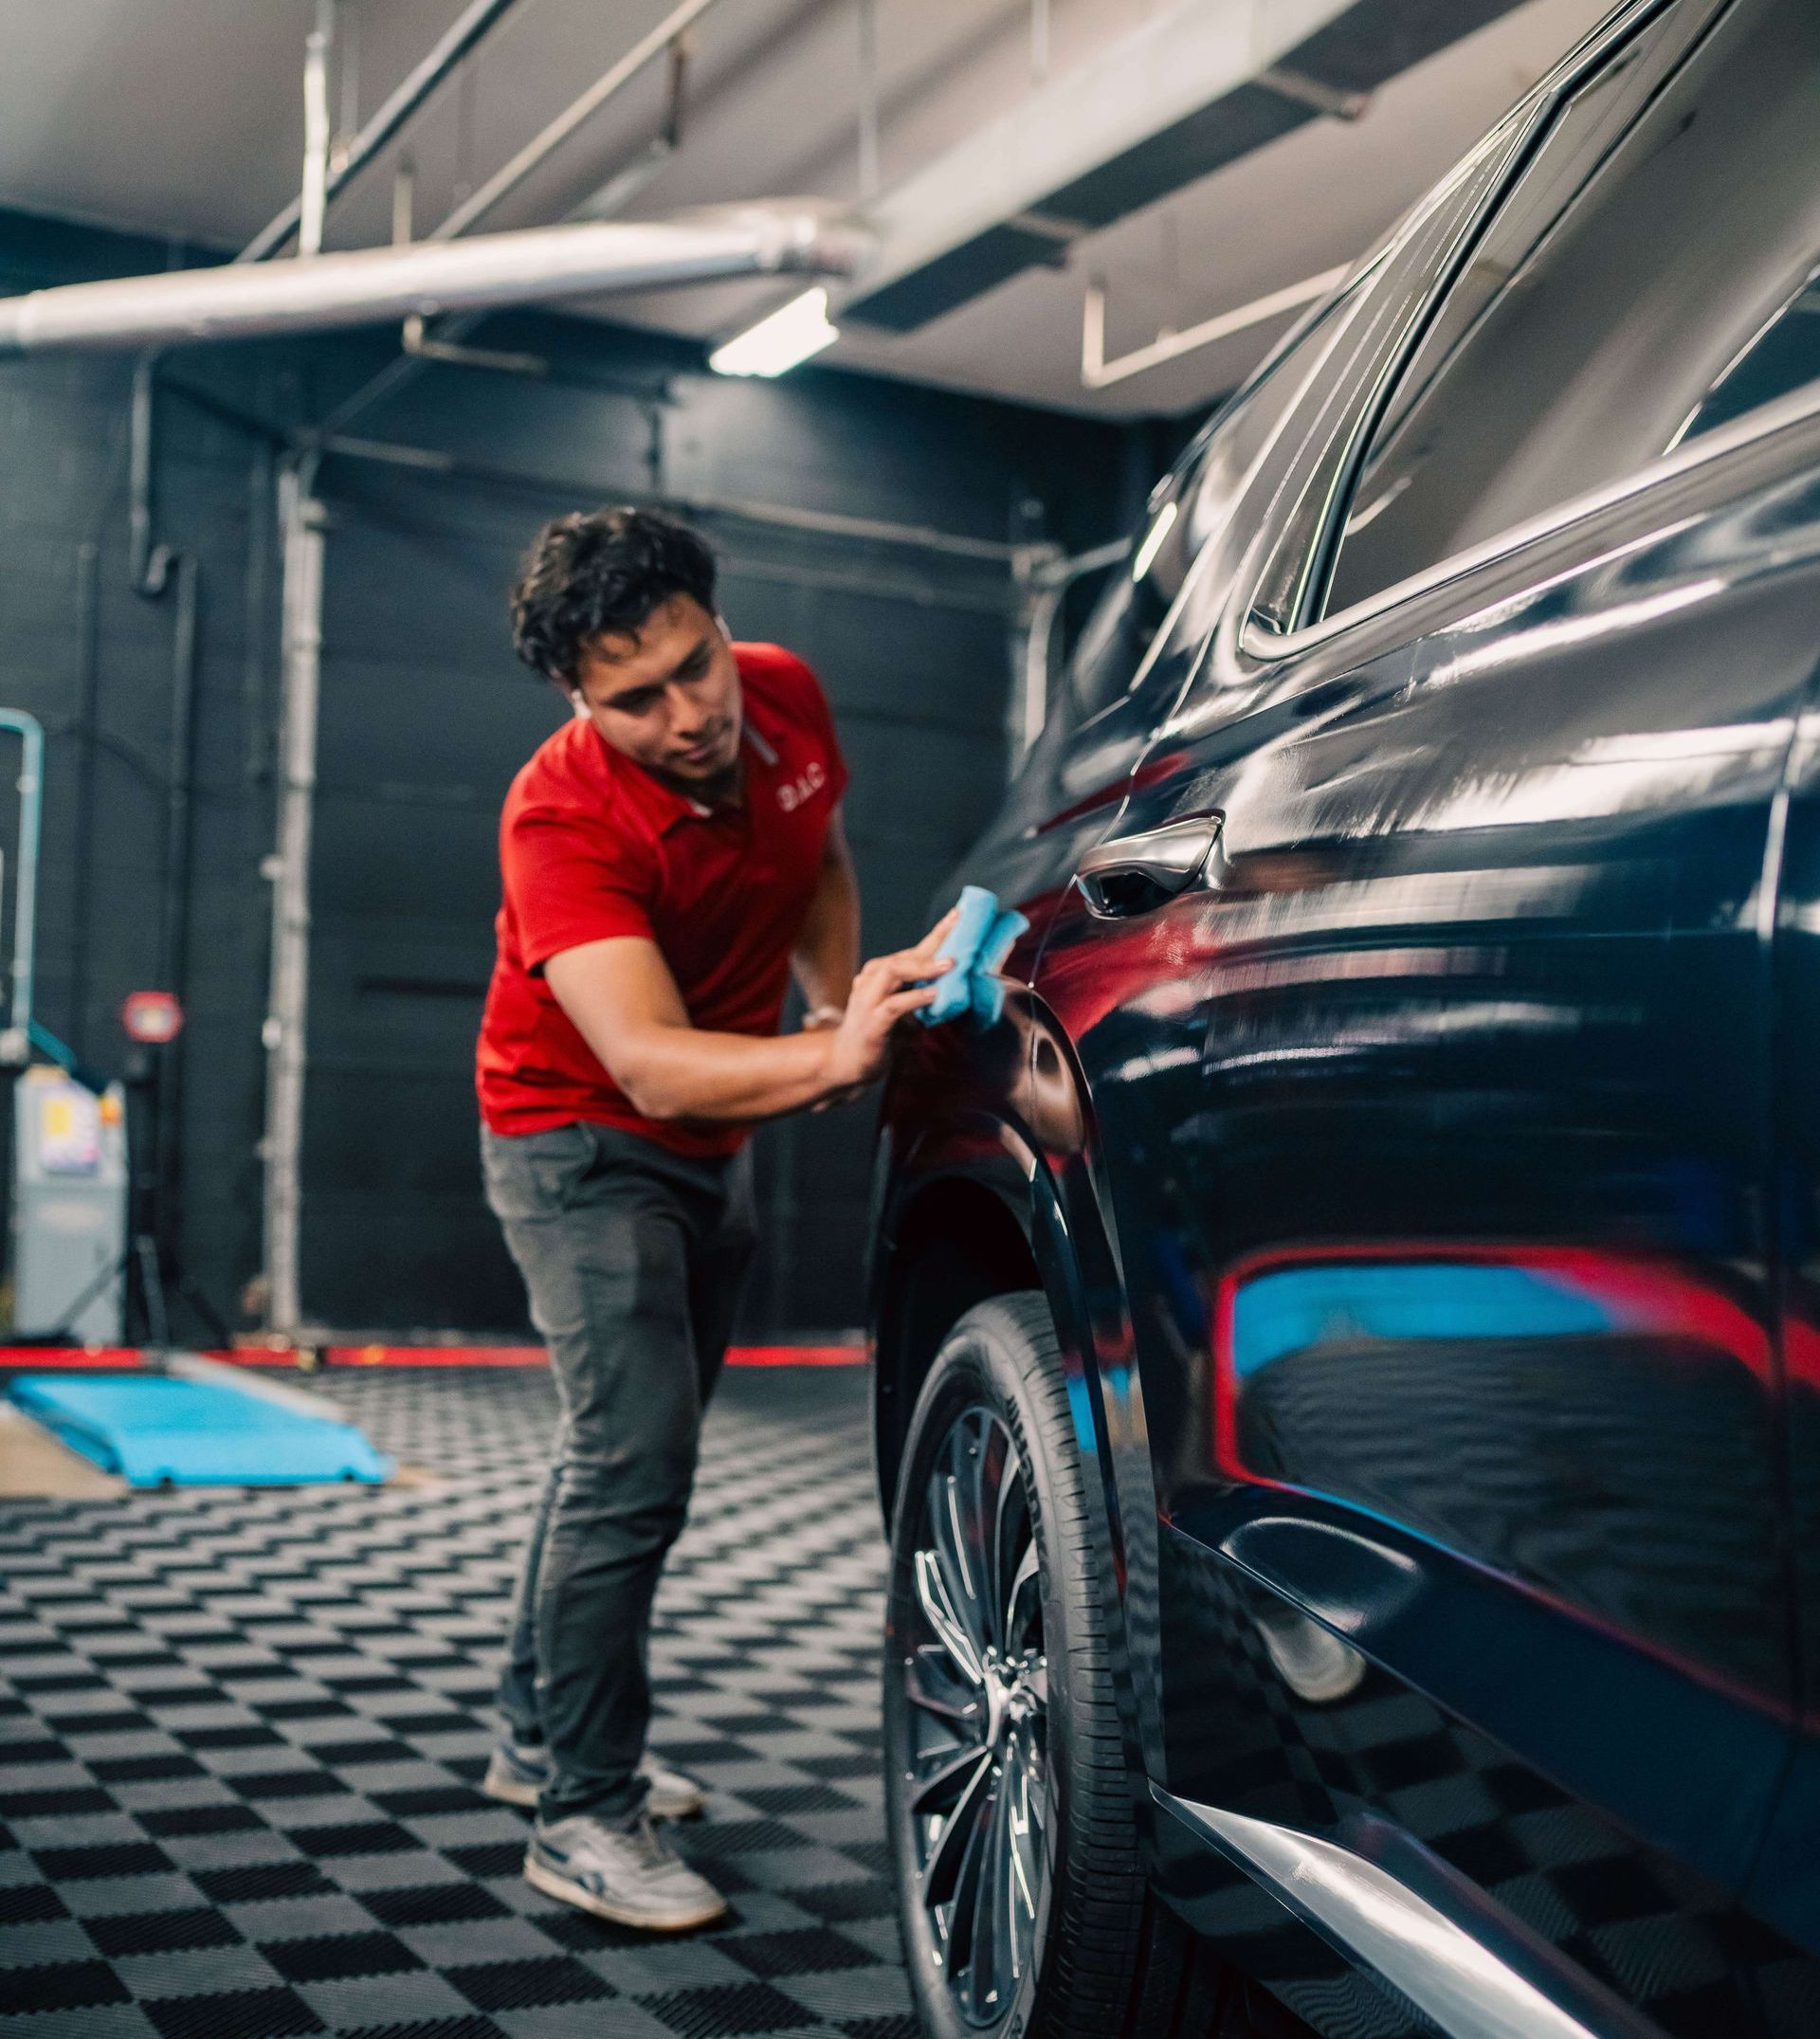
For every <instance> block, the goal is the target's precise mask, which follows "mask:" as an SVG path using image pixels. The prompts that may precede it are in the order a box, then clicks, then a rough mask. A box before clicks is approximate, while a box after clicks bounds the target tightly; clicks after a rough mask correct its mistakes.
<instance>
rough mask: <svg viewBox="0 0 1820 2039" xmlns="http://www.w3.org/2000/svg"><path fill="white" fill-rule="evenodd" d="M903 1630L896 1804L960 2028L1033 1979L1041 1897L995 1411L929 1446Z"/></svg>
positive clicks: (1022, 1616) (1029, 1675) (1039, 1841)
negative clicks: (900, 1798) (902, 1740)
mask: <svg viewBox="0 0 1820 2039" xmlns="http://www.w3.org/2000/svg"><path fill="white" fill-rule="evenodd" d="M911 1583H912V1588H913V1592H912V1596H911V1605H910V1609H909V1611H908V1620H907V1622H906V1623H905V1625H904V1629H903V1631H902V1634H901V1643H902V1647H903V1650H904V1654H903V1656H902V1659H901V1675H902V1679H903V1694H904V1698H905V1700H906V1701H907V1702H908V1704H907V1706H906V1708H905V1719H906V1721H907V1738H906V1740H907V1745H906V1747H905V1748H904V1750H903V1752H902V1756H901V1760H902V1762H903V1764H904V1771H903V1780H904V1801H905V1803H906V1805H907V1808H908V1814H909V1821H910V1827H911V1830H912V1837H913V1843H914V1850H915V1862H916V1869H917V1883H918V1896H919V1901H920V1902H921V1905H922V1907H923V1910H924V1913H925V1914H926V1917H927V1921H928V1924H929V1928H930V1935H931V1940H932V1944H933V1948H934V1952H935V1957H936V1959H937V1961H938V1962H939V1963H940V1964H941V1967H942V1970H943V1973H944V1976H945V1979H946V1981H947V1984H948V1988H949V1990H950V1992H951V1993H952V1994H953V1997H954V2000H955V2004H956V2009H957V2010H958V2011H959V2012H961V2014H962V2016H963V2017H964V2018H965V2019H966V2021H967V2022H968V2023H969V2024H971V2025H975V2026H989V2025H993V2024H996V2023H997V2022H998V2021H999V2019H1000V2018H1002V2017H1003V2016H1004V2015H1005V2013H1006V2012H1007V2010H1008V2009H1009V2007H1010V2003H1011V2001H1012V1998H1013V1997H1014V1995H1015V1994H1016V1993H1017V1990H1018V1988H1019V1985H1020V1984H1021V1983H1022V1982H1023V1980H1024V1979H1025V1977H1026V1976H1027V1975H1028V1974H1029V1972H1030V1969H1031V1966H1032V1964H1033V1963H1034V1961H1035V1959H1036V1954H1037V1950H1038V1949H1039V1948H1040V1947H1041V1945H1042V1943H1043V1926H1044V1920H1045V1914H1046V1908H1047V1901H1048V1885H1049V1874H1048V1871H1049V1863H1050V1859H1051V1852H1052V1841H1051V1835H1050V1808H1051V1793H1050V1789H1049V1775H1048V1662H1047V1658H1046V1655H1045V1652H1044V1641H1043V1594H1042V1581H1041V1577H1040V1575H1039V1570H1038V1557H1037V1549H1036V1539H1035V1535H1034V1528H1033V1524H1032V1521H1031V1516H1030V1505H1029V1492H1028V1484H1027V1475H1026V1472H1025V1468H1024V1465H1023V1462H1022V1460H1021V1459H1020V1458H1019V1456H1018V1452H1017V1447H1016V1446H1015V1444H1014V1443H1013V1441H1012V1438H1011V1434H1010V1430H1009V1429H1007V1428H1006V1426H1005V1424H1004V1423H1003V1422H1002V1421H1001V1420H1000V1418H999V1417H998V1416H997V1415H996V1414H995V1413H994V1412H993V1411H992V1410H990V1409H987V1408H985V1407H983V1406H980V1405H974V1406H973V1407H970V1408H967V1409H965V1410H963V1411H961V1412H960V1414H959V1415H957V1416H956V1418H955V1420H954V1421H953V1423H952V1424H951V1425H950V1426H949V1428H948V1430H947V1432H946V1434H945V1435H944V1437H943V1438H942V1441H941V1444H940V1446H939V1447H938V1448H937V1452H936V1454H935V1459H934V1462H933V1465H932V1467H931V1470H930V1474H929V1478H928V1482H927V1484H926V1486H925V1488H924V1491H923V1494H922V1497H921V1503H920V1508H919V1516H918V1520H917V1529H916V1540H915V1546H914V1549H913V1551H912V1553H911Z"/></svg>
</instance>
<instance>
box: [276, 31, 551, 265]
mask: <svg viewBox="0 0 1820 2039" xmlns="http://www.w3.org/2000/svg"><path fill="white" fill-rule="evenodd" d="M515 4H516V0H473V5H472V6H470V7H469V8H468V9H466V10H465V11H464V13H463V14H462V15H461V16H460V18H459V19H458V20H457V21H455V22H454V23H453V24H452V25H451V26H450V27H449V29H448V32H447V33H446V35H445V36H444V37H443V39H442V40H441V42H439V43H438V44H437V45H436V46H435V47H434V48H432V49H431V50H430V52H429V54H428V56H427V57H425V58H424V60H423V61H422V63H420V64H418V65H417V67H416V69H415V70H413V71H412V72H411V73H410V75H409V76H408V77H407V78H406V79H405V81H404V82H403V83H402V84H400V85H399V86H398V88H397V90H396V91H395V92H393V93H392V95H391V98H390V99H389V100H386V102H385V104H384V105H383V106H381V107H380V109H379V111H378V112H377V113H375V114H374V115H373V118H372V119H371V120H369V121H368V122H367V124H366V126H365V127H363V128H362V129H361V130H360V132H359V134H358V135H357V136H355V138H354V140H353V142H352V143H350V144H349V147H348V151H347V154H346V155H343V156H342V157H341V158H340V160H339V161H338V162H337V163H336V164H335V166H334V167H333V169H332V170H331V172H330V173H329V179H328V183H327V186H326V188H325V189H324V191H323V194H322V195H323V199H324V202H325V204H329V203H333V201H334V200H335V197H336V195H337V192H339V191H341V189H342V187H343V186H344V185H346V184H347V183H348V182H349V181H350V180H351V179H352V178H354V177H355V176H357V175H358V174H359V173H360V172H361V171H362V170H363V169H365V167H366V166H367V164H369V163H370V162H372V160H373V157H374V156H375V155H378V153H379V151H380V150H381V149H383V148H384V147H385V145H386V144H387V142H389V141H390V140H391V137H393V136H394V135H395V134H397V132H398V130H399V129H400V128H401V127H403V126H404V124H405V122H406V121H407V120H409V119H410V117H411V115H412V114H414V113H415V112H416V111H417V109H418V107H420V106H421V105H422V104H423V103H424V101H425V100H427V99H428V97H429V96H430V94H431V93H432V92H434V91H435V89H436V87H437V86H438V85H440V84H441V83H442V82H443V81H444V79H446V77H447V76H448V75H449V73H450V72H451V71H453V70H454V68H455V66H456V65H457V64H459V63H460V62H461V61H462V59H463V58H464V56H466V55H467V53H468V51H469V50H470V49H472V48H473V47H474V46H475V44H476V43H478V42H479V41H480V40H481V38H482V36H483V35H484V34H486V32H487V30H488V29H489V28H491V27H493V25H494V24H495V23H496V22H497V21H498V20H499V19H500V17H501V15H502V14H504V13H506V12H507V11H508V10H509V9H511V8H512V7H513V6H514V5H515ZM301 210H302V208H301V205H300V200H299V199H296V198H294V199H292V200H291V202H290V204H289V205H288V206H286V207H285V208H284V209H283V211H282V212H281V213H280V214H279V215H278V217H277V218H276V219H274V220H272V221H270V222H269V223H268V224H267V225H266V226H265V227H264V228H262V229H261V230H260V231H259V232H258V233H256V234H255V235H254V236H253V238H252V239H251V240H250V241H249V242H247V244H246V246H245V247H244V248H242V249H241V251H240V254H239V256H238V257H237V258H236V259H237V260H238V261H241V262H264V261H265V259H266V258H267V257H268V256H271V255H275V254H277V253H278V251H279V249H280V248H282V246H284V245H285V244H286V243H287V242H288V241H289V240H290V238H291V236H292V235H293V234H294V233H295V232H296V231H297V227H298V220H299V218H300V213H301Z"/></svg>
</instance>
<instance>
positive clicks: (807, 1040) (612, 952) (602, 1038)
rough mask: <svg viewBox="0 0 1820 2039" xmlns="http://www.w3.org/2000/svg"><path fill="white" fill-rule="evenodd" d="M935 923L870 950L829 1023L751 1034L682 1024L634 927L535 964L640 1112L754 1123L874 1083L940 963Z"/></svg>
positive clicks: (660, 960)
mask: <svg viewBox="0 0 1820 2039" xmlns="http://www.w3.org/2000/svg"><path fill="white" fill-rule="evenodd" d="M953 922H954V916H953V914H948V915H946V916H945V917H944V918H943V919H941V920H939V921H937V924H936V925H935V927H933V928H932V929H931V930H930V931H929V933H928V934H927V935H926V936H924V938H922V940H921V941H919V943H918V944H917V946H916V947H915V948H914V949H902V950H900V951H899V952H898V953H897V954H896V955H895V956H875V957H874V958H873V959H872V960H871V961H870V962H869V963H867V964H866V965H865V967H864V968H863V969H862V970H861V972H860V974H859V975H858V976H857V977H856V978H855V979H854V982H853V992H852V995H851V996H850V998H849V999H848V1001H847V1007H846V1015H845V1017H844V1018H843V1019H842V1021H841V1024H840V1025H839V1026H838V1027H830V1028H828V1029H825V1030H823V1031H820V1032H814V1033H793V1034H781V1035H776V1036H760V1035H754V1034H743V1033H710V1032H707V1031H705V1030H704V1029H700V1028H697V1027H694V1026H691V1025H690V1023H689V1015H688V1012H687V1010H686V1009H685V1008H684V1006H683V997H682V994H681V992H678V990H677V988H676V979H675V978H674V977H673V976H672V975H671V974H670V969H669V965H668V964H667V963H666V962H665V961H664V956H663V952H662V951H661V950H660V949H659V948H658V946H657V944H656V943H655V942H653V941H650V940H647V939H646V938H643V937H639V936H629V935H628V936H615V937H612V938H610V939H607V940H604V941H588V942H583V943H581V944H580V945H579V946H578V947H576V948H573V949H564V950H563V951H561V953H560V954H558V955H556V956H552V957H551V958H550V959H549V961H548V962H547V963H546V964H545V965H544V975H545V977H546V979H547V981H548V983H549V986H550V989H551V991H552V992H555V998H556V1003H557V1004H558V1005H559V1006H561V1008H562V1010H564V1011H565V1012H566V1013H567V1014H568V1015H569V1018H570V1019H571V1020H572V1021H573V1023H574V1026H575V1029H576V1030H577V1031H578V1032H579V1033H580V1035H581V1037H582V1039H583V1040H584V1041H586V1042H587V1044H588V1046H589V1047H591V1048H592V1050H593V1052H594V1054H595V1056H596V1057H597V1058H598V1059H599V1061H600V1063H601V1065H602V1066H603V1067H604V1068H605V1069H606V1070H607V1072H608V1074H609V1075H610V1076H611V1078H612V1079H613V1081H614V1083H617V1084H618V1085H619V1087H620V1088H621V1089H622V1090H623V1091H624V1092H625V1093H626V1096H627V1098H628V1100H629V1101H630V1102H631V1104H632V1106H633V1108H634V1109H635V1110H637V1111H639V1112H641V1113H643V1114H644V1116H645V1117H646V1118H647V1119H653V1120H678V1119H700V1120H716V1121H719V1122H721V1123H733V1124H752V1123H755V1122H756V1121H757V1120H763V1119H778V1118H781V1117H783V1116H784V1114H785V1113H787V1112H794V1111H801V1110H802V1109H804V1108H805V1107H806V1106H809V1105H813V1104H819V1103H821V1102H823V1101H825V1100H827V1099H829V1098H835V1097H839V1096H840V1095H842V1094H843V1093H844V1092H846V1091H850V1090H853V1089H856V1088H858V1087H859V1086H861V1085H863V1084H865V1083H870V1082H871V1080H872V1079H873V1077H875V1076H877V1075H878V1074H879V1073H880V1071H881V1070H882V1069H883V1066H884V1060H885V1052H886V1048H887V1046H888V1043H889V1040H890V1034H891V1029H892V1028H893V1027H894V1026H896V1024H897V1023H898V1021H899V1020H901V1019H902V1018H903V1017H904V1015H905V1014H906V1013H909V1012H914V1011H916V1010H918V1008H919V1007H920V1006H926V1005H927V1004H928V1003H929V1001H930V1000H931V999H932V998H933V997H934V996H935V992H934V988H933V986H932V985H930V984H928V983H927V982H925V981H924V980H927V979H930V978H934V977H937V976H939V975H940V974H941V973H942V972H943V971H944V970H945V969H946V968H947V967H948V965H947V963H946V962H945V961H944V960H938V959H937V956H936V953H935V952H936V949H937V946H938V945H939V943H940V941H941V938H942V937H943V936H944V935H946V934H947V932H948V929H949V928H950V926H952V925H953Z"/></svg>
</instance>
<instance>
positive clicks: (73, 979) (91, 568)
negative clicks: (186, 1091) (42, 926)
mask: <svg viewBox="0 0 1820 2039" xmlns="http://www.w3.org/2000/svg"><path fill="white" fill-rule="evenodd" d="M100 603H101V549H100V546H99V545H98V544H96V542H95V541H94V539H93V538H89V539H85V540H84V541H83V542H82V544H81V545H79V546H78V547H77V548H76V676H77V678H76V698H77V701H78V703H79V705H78V708H77V723H76V741H77V745H78V749H77V754H76V830H75V833H76V841H75V846H74V847H75V855H74V857H73V859H72V862H73V864H74V872H73V876H72V880H71V884H70V901H69V905H70V914H69V922H70V958H69V1023H68V1024H69V1033H70V1038H71V1039H72V1040H73V1041H74V1042H75V1044H76V1046H77V1047H78V1048H81V1049H84V1050H85V1049H86V1048H87V1047H88V958H89V914H88V902H89V899H90V896H91V895H92V893H93V891H94V889H95V762H96V759H95V753H96V749H97V740H96V739H97V737H98V735H99V732H100V691H101V661H100Z"/></svg>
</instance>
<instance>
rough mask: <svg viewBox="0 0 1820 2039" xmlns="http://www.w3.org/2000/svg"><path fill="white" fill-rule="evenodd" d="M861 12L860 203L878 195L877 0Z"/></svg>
mask: <svg viewBox="0 0 1820 2039" xmlns="http://www.w3.org/2000/svg"><path fill="white" fill-rule="evenodd" d="M859 9H860V202H861V203H862V204H865V203H866V202H867V201H868V200H870V199H873V198H876V197H877V196H878V192H879V12H878V0H859Z"/></svg>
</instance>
